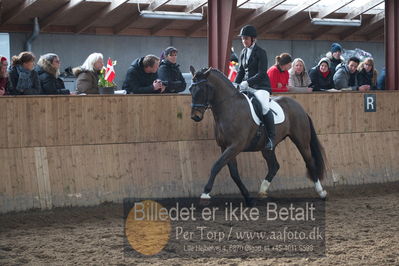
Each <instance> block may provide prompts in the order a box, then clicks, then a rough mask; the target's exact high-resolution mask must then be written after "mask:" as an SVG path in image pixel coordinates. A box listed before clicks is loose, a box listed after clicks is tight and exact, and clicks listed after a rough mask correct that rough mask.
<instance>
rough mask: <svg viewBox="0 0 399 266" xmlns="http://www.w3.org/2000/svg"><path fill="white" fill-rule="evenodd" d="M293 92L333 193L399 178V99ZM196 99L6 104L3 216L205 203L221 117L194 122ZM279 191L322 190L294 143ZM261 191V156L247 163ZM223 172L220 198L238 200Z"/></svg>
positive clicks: (2, 117)
mask: <svg viewBox="0 0 399 266" xmlns="http://www.w3.org/2000/svg"><path fill="white" fill-rule="evenodd" d="M375 94H376V97H377V112H375V113H366V112H364V105H363V104H364V99H363V97H364V94H362V93H351V92H348V93H346V92H345V93H318V94H292V95H288V96H291V97H293V98H295V99H297V100H298V101H299V102H300V103H301V104H302V105H303V106H304V108H305V110H307V111H308V113H309V114H310V116H311V117H312V119H313V122H314V124H315V127H316V131H317V132H318V134H319V138H320V140H321V143H322V144H323V145H324V148H325V150H326V153H327V157H328V161H329V164H330V168H331V169H332V170H330V172H329V174H330V175H329V177H328V178H327V179H326V180H325V181H324V184H326V185H327V186H332V185H334V184H351V185H352V184H364V183H375V182H391V181H398V180H399V166H398V164H397V163H396V161H397V154H398V152H397V151H398V150H399V104H398V102H399V93H398V92H396V91H387V92H376V93H375ZM190 103H191V97H190V96H189V95H162V96H161V95H151V96H141V95H127V96H122V95H120V96H119V95H103V96H36V97H33V96H32V97H0V105H1V107H2V112H1V113H0V124H1V125H2V130H1V131H0V169H1V172H0V212H8V211H20V210H26V209H31V208H42V209H46V208H52V207H59V206H86V205H95V204H99V203H102V202H106V201H112V202H120V201H122V200H123V198H125V197H162V196H197V195H200V193H201V192H202V189H203V186H204V184H205V183H206V181H207V178H208V175H209V171H210V168H211V165H212V163H213V162H214V161H215V160H216V159H217V157H218V155H219V153H220V151H219V148H218V147H217V145H216V143H215V141H214V136H213V118H212V115H211V112H209V111H208V112H207V114H206V116H205V119H204V120H203V121H202V122H201V123H195V122H193V121H192V120H191V119H190ZM277 157H278V159H279V162H280V165H281V169H280V171H279V173H278V175H277V176H276V178H275V179H274V180H273V183H272V186H271V189H274V190H280V189H296V188H304V187H309V186H313V185H312V183H311V182H310V181H309V180H308V179H307V178H306V177H305V176H306V175H305V173H306V171H305V166H304V163H303V161H302V158H301V157H300V155H299V152H298V151H297V150H296V148H295V147H294V145H293V144H292V143H291V141H290V140H286V141H284V142H283V143H281V144H280V145H279V146H278V149H277ZM238 161H239V169H240V173H241V176H242V177H243V181H244V183H245V184H246V185H247V186H248V187H249V189H250V190H251V191H253V192H256V191H257V190H258V187H259V184H260V182H261V180H262V179H263V178H264V176H265V175H266V169H267V167H266V164H265V162H264V160H263V158H262V156H261V155H260V154H259V153H244V154H240V155H239V159H238ZM237 192H238V189H237V188H236V186H235V184H234V183H233V182H232V180H231V179H230V178H229V176H228V171H227V170H226V169H223V170H222V172H221V173H220V174H219V176H218V178H217V180H216V182H215V186H214V190H213V193H212V194H218V193H237Z"/></svg>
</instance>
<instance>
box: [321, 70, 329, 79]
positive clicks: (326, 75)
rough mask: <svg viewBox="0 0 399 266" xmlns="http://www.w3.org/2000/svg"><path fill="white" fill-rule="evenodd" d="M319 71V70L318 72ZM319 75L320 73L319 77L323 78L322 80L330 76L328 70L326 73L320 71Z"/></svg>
mask: <svg viewBox="0 0 399 266" xmlns="http://www.w3.org/2000/svg"><path fill="white" fill-rule="evenodd" d="M319 71H320V70H319ZM320 73H321V75H322V76H323V78H327V77H328V74H330V70H327V71H326V72H321V71H320Z"/></svg>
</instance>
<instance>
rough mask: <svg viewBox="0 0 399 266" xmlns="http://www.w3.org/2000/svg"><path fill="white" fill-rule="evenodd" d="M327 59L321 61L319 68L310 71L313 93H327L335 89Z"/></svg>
mask: <svg viewBox="0 0 399 266" xmlns="http://www.w3.org/2000/svg"><path fill="white" fill-rule="evenodd" d="M330 63H331V62H330V60H329V59H328V58H327V57H324V58H322V59H320V61H319V63H318V64H317V66H315V67H313V68H312V69H311V70H310V71H309V76H310V80H311V82H312V83H311V84H310V87H311V88H312V89H313V91H325V90H329V89H333V88H334V81H333V74H332V70H331V67H330Z"/></svg>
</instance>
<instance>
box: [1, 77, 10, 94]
mask: <svg viewBox="0 0 399 266" xmlns="http://www.w3.org/2000/svg"><path fill="white" fill-rule="evenodd" d="M10 86H11V85H10V80H9V78H8V77H5V78H2V77H0V87H1V88H4V95H7V94H10V93H9V91H10Z"/></svg>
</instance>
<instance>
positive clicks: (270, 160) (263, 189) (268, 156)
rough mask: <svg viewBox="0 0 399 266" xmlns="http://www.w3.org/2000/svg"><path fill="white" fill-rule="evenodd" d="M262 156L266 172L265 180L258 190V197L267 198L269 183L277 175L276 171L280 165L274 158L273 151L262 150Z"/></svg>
mask: <svg viewBox="0 0 399 266" xmlns="http://www.w3.org/2000/svg"><path fill="white" fill-rule="evenodd" d="M262 156H263V158H265V160H266V163H267V168H268V172H267V175H266V177H265V179H264V180H263V181H262V184H261V185H260V189H259V196H260V197H267V190H268V189H269V186H270V183H271V182H272V180H273V177H274V176H275V175H276V174H277V171H278V170H279V169H280V165H279V163H278V161H277V158H276V153H275V152H274V150H273V151H268V150H263V151H262Z"/></svg>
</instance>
